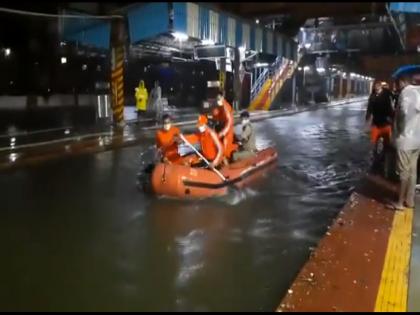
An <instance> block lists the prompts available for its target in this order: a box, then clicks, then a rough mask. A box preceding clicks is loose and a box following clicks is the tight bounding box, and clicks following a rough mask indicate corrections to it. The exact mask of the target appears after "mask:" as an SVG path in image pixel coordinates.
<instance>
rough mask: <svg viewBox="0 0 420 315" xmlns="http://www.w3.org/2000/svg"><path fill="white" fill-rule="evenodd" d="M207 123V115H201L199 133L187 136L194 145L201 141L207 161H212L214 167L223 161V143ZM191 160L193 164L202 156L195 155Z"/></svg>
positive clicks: (198, 126)
mask: <svg viewBox="0 0 420 315" xmlns="http://www.w3.org/2000/svg"><path fill="white" fill-rule="evenodd" d="M207 123H208V119H207V117H206V116H204V115H200V116H199V117H198V122H197V128H198V133H196V134H192V135H188V136H186V137H185V138H186V139H187V140H188V142H190V143H191V144H193V145H194V143H200V145H201V153H202V154H203V156H204V157H205V158H206V159H207V161H209V162H211V166H212V167H217V166H219V165H220V164H221V163H222V161H223V156H224V155H223V144H222V142H221V141H220V139H219V137H218V136H217V133H216V131H214V130H213V129H212V128H210V127H209V126H208V125H207ZM190 161H191V163H192V164H196V163H198V162H199V161H200V158H199V157H198V156H195V158H194V159H193V160H190Z"/></svg>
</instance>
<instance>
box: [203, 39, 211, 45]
mask: <svg viewBox="0 0 420 315" xmlns="http://www.w3.org/2000/svg"><path fill="white" fill-rule="evenodd" d="M201 43H202V44H203V45H214V41H213V40H211V39H204V40H202V41H201Z"/></svg>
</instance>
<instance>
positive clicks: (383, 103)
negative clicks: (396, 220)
mask: <svg viewBox="0 0 420 315" xmlns="http://www.w3.org/2000/svg"><path fill="white" fill-rule="evenodd" d="M395 83H396V89H395V91H393V92H391V91H390V90H389V87H388V85H387V84H386V83H385V84H384V83H381V82H376V83H375V84H374V90H373V91H372V94H371V95H370V97H369V101H368V108H367V112H366V121H371V129H370V135H371V141H372V143H373V144H376V143H377V141H378V139H379V138H380V137H383V139H384V140H385V145H386V146H388V147H389V145H390V144H393V145H394V146H395V148H396V152H397V165H396V166H397V168H396V169H397V173H398V174H399V177H400V181H401V187H400V192H399V198H398V201H397V202H391V203H390V205H389V206H390V207H391V208H393V209H396V210H402V209H404V208H414V205H415V190H416V184H417V165H418V159H419V155H420V86H416V85H414V84H413V83H412V78H411V76H409V75H405V76H401V77H399V78H397V80H396V82H395Z"/></svg>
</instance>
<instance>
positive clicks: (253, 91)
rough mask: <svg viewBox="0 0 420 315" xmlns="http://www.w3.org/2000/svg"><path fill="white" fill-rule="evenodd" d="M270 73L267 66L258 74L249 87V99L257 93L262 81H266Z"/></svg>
mask: <svg viewBox="0 0 420 315" xmlns="http://www.w3.org/2000/svg"><path fill="white" fill-rule="evenodd" d="M269 75H270V71H269V69H268V68H265V69H264V70H263V72H261V74H260V75H259V76H258V78H257V79H256V80H255V81H254V84H253V85H252V87H251V101H252V100H253V99H254V98H255V97H256V96H257V95H258V93H259V92H260V91H261V88H262V87H263V85H264V83H265V82H266V81H267V79H268V77H269Z"/></svg>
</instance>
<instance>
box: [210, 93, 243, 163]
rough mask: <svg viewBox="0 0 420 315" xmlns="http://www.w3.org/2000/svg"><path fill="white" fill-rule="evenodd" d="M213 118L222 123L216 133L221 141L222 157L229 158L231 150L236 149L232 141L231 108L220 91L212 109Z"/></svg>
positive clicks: (232, 121) (232, 122) (232, 123)
mask: <svg viewBox="0 0 420 315" xmlns="http://www.w3.org/2000/svg"><path fill="white" fill-rule="evenodd" d="M213 119H214V120H215V121H217V122H220V123H221V125H222V130H221V131H220V132H219V133H218V136H219V138H220V140H221V141H222V142H223V149H224V157H225V158H226V159H230V157H231V156H232V153H233V151H235V150H236V149H237V145H236V144H234V143H233V140H234V120H233V108H232V106H231V105H230V104H229V102H228V101H226V99H225V98H224V97H223V95H222V94H220V93H219V94H218V95H217V107H216V108H215V109H214V110H213Z"/></svg>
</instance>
